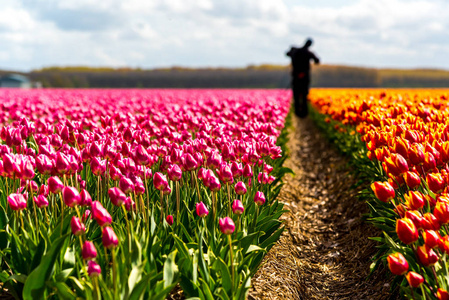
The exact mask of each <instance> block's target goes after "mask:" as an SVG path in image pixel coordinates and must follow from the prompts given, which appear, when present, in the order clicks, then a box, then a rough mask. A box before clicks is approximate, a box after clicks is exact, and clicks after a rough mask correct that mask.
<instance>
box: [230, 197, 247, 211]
mask: <svg viewBox="0 0 449 300" xmlns="http://www.w3.org/2000/svg"><path fill="white" fill-rule="evenodd" d="M244 211H245V208H244V207H243V203H242V201H240V200H238V199H236V200H234V201H232V212H233V213H235V214H236V215H241V214H243V212H244Z"/></svg>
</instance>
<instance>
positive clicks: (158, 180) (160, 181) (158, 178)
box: [153, 172, 168, 191]
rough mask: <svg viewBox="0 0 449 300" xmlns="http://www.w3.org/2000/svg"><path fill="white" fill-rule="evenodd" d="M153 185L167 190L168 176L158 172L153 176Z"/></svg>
mask: <svg viewBox="0 0 449 300" xmlns="http://www.w3.org/2000/svg"><path fill="white" fill-rule="evenodd" d="M153 185H154V187H155V188H156V189H158V190H160V191H162V190H165V189H166V188H167V186H168V181H167V178H166V177H165V175H163V174H162V173H160V172H156V173H154V176H153Z"/></svg>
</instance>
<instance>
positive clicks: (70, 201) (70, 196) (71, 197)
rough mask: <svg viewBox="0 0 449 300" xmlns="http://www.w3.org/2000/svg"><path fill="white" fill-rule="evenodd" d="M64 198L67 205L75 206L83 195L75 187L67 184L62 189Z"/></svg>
mask: <svg viewBox="0 0 449 300" xmlns="http://www.w3.org/2000/svg"><path fill="white" fill-rule="evenodd" d="M62 199H64V203H65V205H67V206H69V207H73V206H75V205H77V204H78V203H80V201H81V196H80V193H79V192H78V190H77V189H76V188H75V187H71V186H66V187H64V188H63V189H62Z"/></svg>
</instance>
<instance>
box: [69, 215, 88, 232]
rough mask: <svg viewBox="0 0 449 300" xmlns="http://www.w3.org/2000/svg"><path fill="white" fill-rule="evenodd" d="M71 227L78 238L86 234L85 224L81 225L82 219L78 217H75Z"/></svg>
mask: <svg viewBox="0 0 449 300" xmlns="http://www.w3.org/2000/svg"><path fill="white" fill-rule="evenodd" d="M70 227H71V228H72V233H73V234H74V235H76V236H78V235H82V234H83V233H84V232H86V227H85V226H84V224H83V223H81V221H80V219H79V218H78V217H75V216H73V217H72V220H71V221H70Z"/></svg>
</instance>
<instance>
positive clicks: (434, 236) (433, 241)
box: [422, 230, 441, 248]
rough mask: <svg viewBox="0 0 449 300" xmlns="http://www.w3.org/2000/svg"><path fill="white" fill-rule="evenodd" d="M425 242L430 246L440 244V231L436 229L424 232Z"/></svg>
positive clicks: (433, 246)
mask: <svg viewBox="0 0 449 300" xmlns="http://www.w3.org/2000/svg"><path fill="white" fill-rule="evenodd" d="M422 236H423V239H424V244H426V245H427V246H428V247H429V248H435V247H436V246H438V244H439V241H440V239H441V236H440V234H439V233H438V231H435V230H426V231H424V232H423V233H422Z"/></svg>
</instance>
